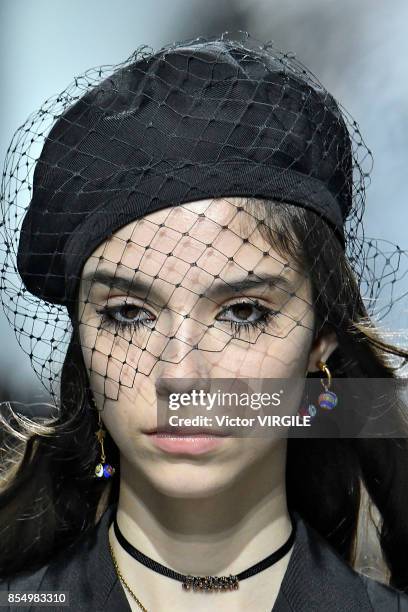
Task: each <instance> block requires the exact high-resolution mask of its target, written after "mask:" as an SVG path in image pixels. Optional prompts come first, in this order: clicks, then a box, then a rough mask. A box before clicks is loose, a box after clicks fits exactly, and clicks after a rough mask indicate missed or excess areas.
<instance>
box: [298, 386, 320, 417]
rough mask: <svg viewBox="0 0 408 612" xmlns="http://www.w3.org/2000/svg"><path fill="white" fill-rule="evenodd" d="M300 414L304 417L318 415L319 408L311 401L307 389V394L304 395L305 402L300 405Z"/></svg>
mask: <svg viewBox="0 0 408 612" xmlns="http://www.w3.org/2000/svg"><path fill="white" fill-rule="evenodd" d="M298 415H299V416H302V417H305V416H306V417H310V418H311V419H314V418H315V416H316V415H317V408H316V406H315V405H314V404H312V403H311V402H310V399H309V394H308V392H307V391H306V395H305V396H304V399H303V402H302V404H301V405H300V407H299V410H298Z"/></svg>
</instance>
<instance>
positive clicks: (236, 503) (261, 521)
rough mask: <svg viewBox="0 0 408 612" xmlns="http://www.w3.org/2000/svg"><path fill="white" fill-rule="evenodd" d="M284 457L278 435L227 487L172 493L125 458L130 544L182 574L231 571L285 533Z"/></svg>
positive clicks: (124, 511)
mask: <svg viewBox="0 0 408 612" xmlns="http://www.w3.org/2000/svg"><path fill="white" fill-rule="evenodd" d="M285 464H286V443H284V441H279V442H278V443H277V444H276V446H275V447H274V449H273V450H272V451H271V453H270V454H269V455H268V456H267V457H263V461H262V463H257V464H253V465H252V466H251V467H250V468H249V469H248V470H246V471H245V473H244V474H240V478H239V480H236V481H235V482H233V483H230V485H229V486H228V487H227V488H225V489H224V490H222V491H217V492H214V493H213V494H212V495H207V496H206V497H196V498H185V497H178V498H176V497H169V496H167V495H163V494H162V493H161V492H160V491H158V490H157V489H155V488H154V487H153V486H152V485H151V483H149V482H148V481H147V480H146V479H144V478H143V476H142V475H141V474H140V473H136V470H135V469H134V467H133V466H131V465H130V464H129V463H128V462H127V461H126V459H124V458H123V457H122V458H121V485H120V495H119V503H118V510H117V520H118V524H119V528H120V530H121V531H122V533H123V535H124V536H125V537H126V538H127V540H128V541H129V542H130V543H131V544H132V545H133V546H135V547H136V548H138V549H139V550H141V551H142V552H143V553H144V554H146V555H148V556H150V557H152V558H153V559H155V560H156V561H159V562H160V563H162V564H164V565H167V566H169V567H171V568H172V569H174V570H176V571H178V572H180V573H182V574H193V575H209V574H210V575H216V574H217V575H221V574H222V575H225V574H229V573H232V574H236V573H238V572H240V571H242V570H244V569H247V568H248V567H250V566H251V565H253V564H254V563H256V562H258V561H260V560H261V559H263V558H264V557H266V556H267V555H269V554H270V553H271V552H273V551H274V550H276V549H277V548H279V547H280V546H281V545H282V544H283V543H284V542H285V541H286V539H287V538H288V536H289V534H290V531H291V522H290V517H289V515H288V511H287V505H286V489H285ZM121 556H122V559H123V561H125V560H126V564H127V565H129V564H131V565H134V564H136V565H139V564H138V562H137V561H136V560H133V559H129V556H128V555H126V557H125V555H122V554H121ZM147 571H149V570H147Z"/></svg>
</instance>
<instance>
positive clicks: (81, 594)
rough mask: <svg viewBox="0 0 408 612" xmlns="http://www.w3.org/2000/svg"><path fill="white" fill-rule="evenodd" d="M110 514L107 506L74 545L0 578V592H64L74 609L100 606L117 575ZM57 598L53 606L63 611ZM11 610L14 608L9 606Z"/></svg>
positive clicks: (36, 609)
mask: <svg viewBox="0 0 408 612" xmlns="http://www.w3.org/2000/svg"><path fill="white" fill-rule="evenodd" d="M111 517H112V509H110V508H109V509H108V510H106V512H105V513H104V515H103V516H102V518H101V520H100V521H99V522H98V523H97V525H95V527H94V528H91V529H89V530H88V531H87V532H85V533H84V535H83V537H81V538H80V539H79V540H78V541H77V542H76V544H75V545H73V546H71V547H70V548H69V549H68V550H64V551H61V552H60V553H59V554H58V555H56V556H55V557H54V558H53V559H52V560H51V561H50V562H49V563H48V564H46V565H44V566H42V567H41V568H39V569H35V570H32V571H27V572H21V573H18V574H15V575H13V576H11V577H10V578H6V579H5V580H3V581H1V580H0V591H7V592H14V593H50V592H53V593H57V594H62V593H65V594H66V599H67V602H68V606H69V608H68V609H70V608H72V609H75V611H76V612H77V611H79V610H85V609H86V610H89V609H94V610H98V609H102V608H103V601H105V600H106V599H107V598H108V596H109V591H110V589H112V588H113V586H114V582H115V578H116V575H115V572H114V569H113V566H112V563H111V560H110V553H109V548H108V529H109V525H110V520H111ZM95 585H96V588H95ZM3 597H4V595H3ZM60 601H61V605H60V607H58V605H57V606H56V607H53V608H52V609H53V610H59V609H61V611H62V612H64V611H65V610H66V609H67V607H66V605H65V606H63V605H62V600H60ZM83 606H85V607H83ZM12 609H13V610H15V609H16V608H10V610H12ZM17 609H18V610H19V611H21V612H25V611H26V610H27V611H28V610H31V609H32V610H35V611H36V612H37V611H38V610H41V609H42V608H41V607H40V608H38V607H35V608H31V607H29V605H28V604H27V605H25V606H21V607H18V608H17ZM49 609H50V607H49V604H48V607H47V608H45V607H44V610H49Z"/></svg>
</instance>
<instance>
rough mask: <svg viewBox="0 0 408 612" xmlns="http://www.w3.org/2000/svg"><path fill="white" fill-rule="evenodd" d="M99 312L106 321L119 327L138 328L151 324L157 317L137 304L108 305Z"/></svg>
mask: <svg viewBox="0 0 408 612" xmlns="http://www.w3.org/2000/svg"><path fill="white" fill-rule="evenodd" d="M99 314H101V315H102V317H103V321H104V322H105V323H108V324H114V325H116V326H117V327H119V328H126V327H133V328H137V327H140V326H141V325H146V326H147V325H148V326H150V325H151V323H153V322H154V319H155V317H154V316H153V315H152V314H151V313H150V312H148V311H147V310H145V309H144V308H141V307H140V306H136V305H135V304H122V305H121V306H114V307H106V308H104V309H103V310H102V311H99Z"/></svg>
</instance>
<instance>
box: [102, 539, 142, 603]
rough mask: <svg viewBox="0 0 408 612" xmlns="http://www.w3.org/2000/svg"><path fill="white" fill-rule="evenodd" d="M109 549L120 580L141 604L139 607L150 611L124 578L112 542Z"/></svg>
mask: <svg viewBox="0 0 408 612" xmlns="http://www.w3.org/2000/svg"><path fill="white" fill-rule="evenodd" d="M109 550H110V554H111V557H112V561H113V565H114V567H115V571H116V573H117V575H118V578H119V580H120V581H121V582H122V584H123V586H124V587H125V589H126V590H127V591H128V592H129V594H130V595H131V597H133V599H134V600H135V602H136V603H137V605H138V606H139V608H140V609H141V610H143V612H148V610H147V608H145V607H144V605H143V604H142V602H141V601H140V599H138V597H137V596H136V594H135V593H134V592H133V591H132V589H131V588H130V586H129V585H128V583H127V582H126V580H125V579H124V577H123V576H122V573H121V571H120V569H119V565H118V562H117V561H116V557H115V554H114V552H113V548H112V546H111V544H109Z"/></svg>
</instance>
